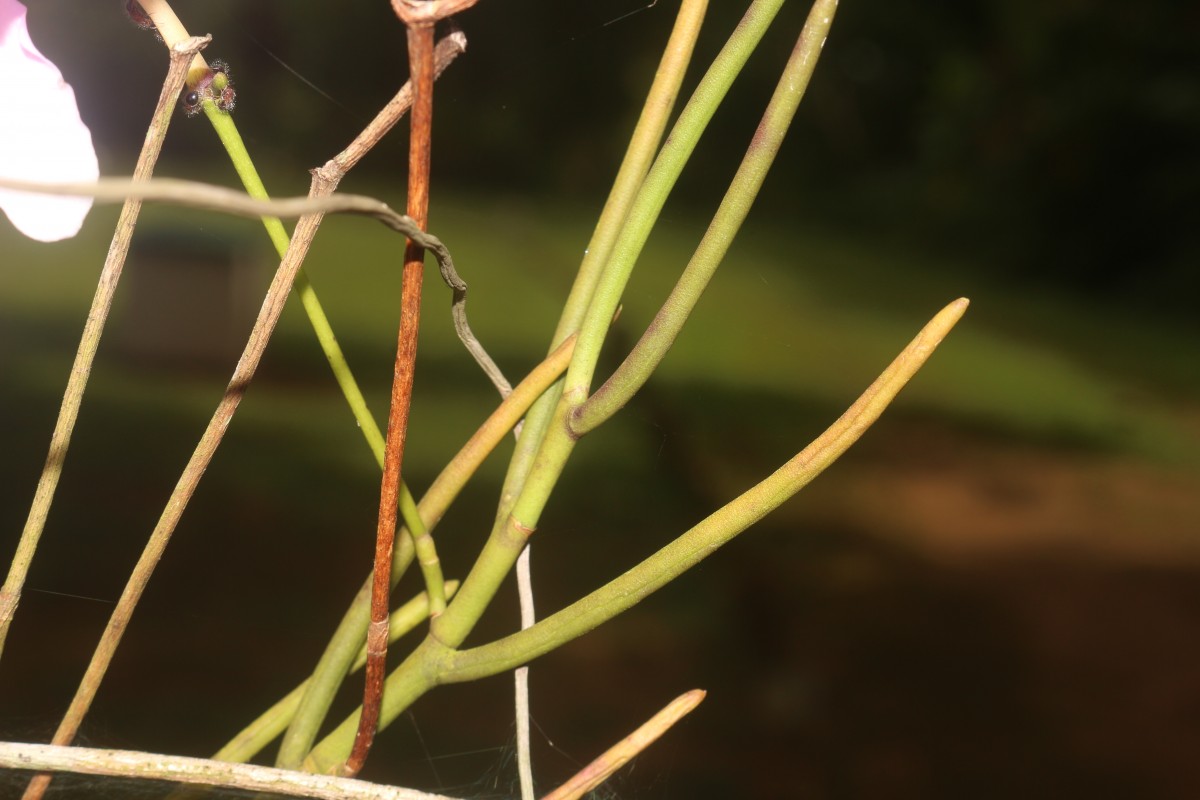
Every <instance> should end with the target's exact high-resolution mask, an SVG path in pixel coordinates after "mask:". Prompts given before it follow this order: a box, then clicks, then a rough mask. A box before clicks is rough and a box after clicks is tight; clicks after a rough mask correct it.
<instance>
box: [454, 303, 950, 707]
mask: <svg viewBox="0 0 1200 800" xmlns="http://www.w3.org/2000/svg"><path fill="white" fill-rule="evenodd" d="M967 304H968V301H967V300H966V299H965V298H960V299H958V300H955V301H954V302H953V303H951V304H950V305H948V306H946V307H945V308H944V309H942V310H941V311H940V312H939V313H938V314H937V315H936V316H935V317H934V318H933V319H932V320H930V322H929V323H928V324H927V325H926V326H925V327H924V328H923V329H922V330H921V332H920V333H918V334H917V336H916V338H915V339H913V340H912V342H911V343H909V345H908V346H907V347H906V348H904V350H903V351H902V352H901V353H900V355H898V356H897V357H896V358H895V360H894V361H892V363H891V364H890V365H888V367H887V369H885V370H884V371H883V373H882V374H880V376H879V377H878V378H876V379H875V381H874V382H873V383H872V384H871V385H870V386H869V387H868V388H867V390H866V391H865V392H863V394H862V395H861V396H860V397H859V398H858V399H857V400H856V401H855V402H854V404H853V405H851V406H850V408H849V409H847V410H846V412H845V413H844V414H842V416H840V417H839V418H838V419H837V421H836V422H834V423H833V424H832V425H830V426H829V427H828V428H827V429H826V430H825V432H824V433H822V434H821V435H820V436H818V437H817V438H816V439H815V440H813V442H812V444H810V445H808V447H806V448H804V449H803V450H802V451H800V453H798V454H797V455H796V456H794V457H793V458H792V459H791V460H790V461H788V462H787V463H786V464H784V465H783V466H782V467H780V468H779V469H777V470H776V471H775V472H773V473H772V474H771V475H770V476H769V477H767V478H766V479H765V480H763V481H761V482H759V483H758V484H756V485H755V486H754V487H753V488H751V489H750V490H748V491H746V492H744V493H743V494H742V495H740V496H739V497H737V498H736V499H735V500H733V501H732V502H730V503H728V504H726V505H725V506H723V507H722V508H720V509H719V510H718V511H716V512H714V513H713V514H711V515H709V516H708V517H707V518H705V519H704V520H703V521H702V522H700V523H699V524H698V525H696V526H695V527H693V528H692V529H691V530H689V531H687V532H686V533H684V534H683V535H682V536H680V537H679V538H678V539H676V540H674V541H673V542H671V543H670V544H669V545H667V546H666V547H664V548H662V549H661V550H659V551H658V552H657V553H655V554H654V555H652V556H650V557H649V558H647V559H646V560H645V561H643V562H642V563H640V564H638V565H637V566H636V567H634V568H633V569H631V570H629V571H628V572H626V573H624V574H623V575H621V576H620V577H619V578H617V579H616V580H613V581H611V582H610V583H608V584H606V585H605V586H603V587H602V588H600V589H597V590H596V591H594V592H592V593H591V594H589V595H588V596H586V597H584V598H583V599H581V600H578V601H576V602H575V603H572V604H571V605H569V606H567V607H566V608H564V609H563V610H561V611H559V612H557V613H555V614H552V615H551V616H549V617H546V618H545V619H543V620H541V621H540V622H538V623H537V624H535V625H534V626H533V627H531V628H527V629H525V630H523V631H520V632H518V633H514V634H513V635H511V636H507V637H505V638H503V639H500V640H499V641H495V642H492V643H490V644H486V645H482V646H480V647H475V648H472V649H470V650H463V651H460V652H457V653H455V654H453V655H452V656H450V657H449V660H448V661H447V662H446V663H445V665H444V670H443V671H442V672H441V673H440V674H439V681H440V682H442V683H458V682H462V681H470V680H476V679H478V678H483V677H486V676H488V675H495V674H497V673H500V672H505V671H507V670H510V669H512V668H514V667H517V666H520V665H521V664H524V663H526V662H527V661H530V660H531V659H534V658H537V657H538V656H540V655H543V654H545V653H548V652H550V651H551V650H553V649H555V648H557V647H559V646H561V645H562V644H564V643H566V642H568V641H570V640H571V639H574V638H576V637H578V636H581V635H582V634H584V633H587V632H588V631H590V630H592V629H593V628H595V627H596V626H598V625H600V624H601V623H603V622H606V621H608V620H610V619H612V618H613V617H615V616H616V615H617V614H620V613H621V612H622V611H625V610H627V609H629V608H631V607H632V606H634V605H636V604H637V603H638V602H640V601H641V600H642V599H644V598H645V597H646V596H647V595H649V594H651V593H652V592H654V591H657V590H658V589H660V588H662V587H663V586H665V585H666V584H668V583H670V582H671V581H672V580H674V579H675V578H677V577H679V576H680V575H681V574H683V573H684V572H685V571H687V570H688V569H690V568H691V567H693V566H695V565H696V564H698V563H699V562H700V561H702V560H703V559H705V558H707V557H708V556H709V555H711V554H712V553H714V552H715V551H716V550H717V549H718V548H719V547H721V546H722V545H724V544H726V543H727V542H729V541H730V540H731V539H733V538H734V537H735V536H737V535H738V534H739V533H741V532H742V531H744V530H746V529H747V528H748V527H750V526H751V525H753V524H754V523H755V522H758V521H759V520H760V519H762V518H763V517H765V516H766V515H767V514H768V513H769V512H771V511H773V510H774V509H776V508H778V507H779V506H780V505H782V504H783V502H784V501H785V500H788V499H789V498H791V497H792V496H793V495H795V494H796V492H798V491H800V489H802V488H803V487H804V486H806V485H807V484H808V483H809V482H810V481H812V480H813V478H815V477H816V476H817V475H819V474H821V472H823V471H824V470H825V468H826V467H828V466H829V465H830V464H832V463H833V462H834V461H835V460H836V459H837V458H838V457H839V456H841V455H842V453H844V452H846V450H847V449H848V448H849V447H850V445H852V444H853V443H854V442H856V441H857V440H858V439H859V437H861V436H862V434H863V433H865V432H866V430H867V428H869V427H870V426H871V425H872V424H873V423H874V422H875V420H877V419H879V416H880V415H881V414H882V413H883V411H884V409H886V408H887V407H888V405H889V404H890V403H891V402H892V400H893V399H894V398H895V397H896V395H897V394H898V393H899V391H900V390H901V389H902V388H904V385H905V384H907V383H908V381H909V380H910V379H911V378H912V376H913V375H914V374H916V372H917V370H918V369H920V368H921V366H922V365H924V363H925V362H926V361H927V360H928V358H929V356H930V355H932V353H933V351H934V349H936V348H937V346H938V345H939V344H940V343H941V341H942V339H944V338H945V336H946V334H948V333H949V332H950V329H951V328H953V327H954V325H955V324H956V323H957V322H958V320H959V319H961V318H962V315H963V313H965V312H966V310H967Z"/></svg>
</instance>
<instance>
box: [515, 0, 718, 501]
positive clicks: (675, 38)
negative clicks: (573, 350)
mask: <svg viewBox="0 0 1200 800" xmlns="http://www.w3.org/2000/svg"><path fill="white" fill-rule="evenodd" d="M707 7H708V2H707V0H684V2H683V3H682V5H681V6H680V8H679V14H678V15H677V16H676V19H675V27H674V29H673V30H672V31H671V36H670V39H668V41H667V47H666V49H665V50H664V51H663V57H662V59H661V60H660V62H659V65H658V71H657V72H656V73H655V76H654V82H653V84H651V86H650V92H649V93H648V94H647V95H646V102H645V103H644V104H643V106H642V113H641V116H640V117H639V118H638V121H637V125H636V126H635V127H634V131H633V135H632V136H631V137H630V139H629V146H628V147H627V148H626V150H625V156H624V158H623V159H622V161H621V166H620V168H619V169H618V171H617V177H616V179H615V180H614V181H613V186H612V189H611V190H610V191H609V195H608V199H607V200H606V201H605V203H604V209H603V211H601V212H600V218H599V220H597V222H596V229H595V231H593V233H592V238H591V240H590V241H589V242H588V246H587V248H586V249H585V250H584V251H583V261H582V262H581V263H580V265H579V271H578V273H577V274H576V276H575V282H574V284H573V285H572V286H571V291H570V293H569V294H568V296H567V301H566V303H565V305H564V306H563V311H562V315H561V316H560V317H559V321H558V327H557V328H556V329H555V332H554V337H553V339H552V340H551V345H550V347H551V349H553V348H554V347H556V346H557V345H558V343H559V342H562V341H564V340H565V339H566V338H567V337H568V336H571V335H573V334H575V333H577V332H578V331H579V325H580V323H582V321H583V315H584V314H585V313H586V312H587V308H588V305H589V304H590V303H591V302H592V295H593V294H594V293H595V291H596V283H597V282H598V281H599V280H600V274H601V272H602V271H603V269H604V265H605V264H606V263H608V257H609V254H610V253H611V252H612V248H613V244H614V243H615V242H616V241H617V236H618V235H620V233H621V227H622V226H623V225H624V224H625V218H626V217H627V216H628V215H629V208H630V206H632V205H633V200H634V198H635V197H636V196H637V192H638V189H640V188H641V185H642V181H643V180H644V179H645V177H646V172H647V171H648V170H649V169H650V164H651V162H652V161H653V159H654V153H655V151H656V150H657V148H658V144H659V142H660V141H661V140H662V136H663V131H665V130H666V129H667V121H668V120H669V119H670V116H671V111H672V109H674V107H675V100H676V98H677V97H678V95H679V87H680V85H682V83H683V76H684V74H685V73H686V72H687V67H688V64H689V63H690V62H691V58H692V51H693V49H694V48H695V45H696V38H697V37H698V36H699V34H700V25H701V23H702V22H703V21H704V12H705V10H706V9H707ZM561 394H562V384H561V383H557V384H555V385H554V387H552V389H551V390H550V391H548V392H546V394H545V396H544V397H542V398H541V399H539V400H538V402H537V403H535V404H534V406H533V408H531V409H530V410H529V414H528V415H527V416H526V417H525V422H524V425H523V427H522V429H521V436H520V438H519V439H518V441H517V448H516V450H515V451H514V453H513V457H512V459H511V461H510V463H509V468H508V474H507V475H506V476H505V478H504V487H503V489H502V490H501V495H500V504H499V516H501V517H502V516H504V515H506V514H507V513H508V511H509V509H510V508H512V504H513V501H514V500H515V499H516V496H517V494H518V493H519V492H520V490H521V487H522V486H523V485H524V484H525V478H526V477H527V476H528V475H529V470H530V468H531V467H532V466H533V459H534V456H535V455H537V450H538V448H539V447H540V446H541V443H542V439H543V438H544V437H545V435H546V430H547V428H548V427H549V425H550V419H551V417H552V416H553V414H554V409H555V407H556V406H557V405H558V398H559V395H561Z"/></svg>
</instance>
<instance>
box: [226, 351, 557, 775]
mask: <svg viewBox="0 0 1200 800" xmlns="http://www.w3.org/2000/svg"><path fill="white" fill-rule="evenodd" d="M574 345H575V340H574V338H573V337H572V338H570V339H568V340H567V341H565V342H563V343H562V344H561V345H559V347H558V348H557V349H556V350H555V351H554V352H552V353H551V354H550V356H548V357H547V358H546V360H544V361H543V362H542V363H541V364H539V365H538V366H537V367H535V368H534V369H533V371H532V372H530V373H529V375H527V376H526V377H525V379H524V380H522V381H521V382H520V383H519V384H517V386H516V387H515V388H514V389H513V391H512V393H511V394H510V395H509V396H508V397H506V398H505V399H504V401H503V402H501V403H500V405H499V406H498V407H497V408H496V410H495V411H493V412H492V413H491V415H490V416H488V418H487V420H486V421H485V422H484V423H483V424H482V425H481V426H480V427H479V429H478V430H477V431H476V432H475V433H474V435H472V436H471V438H470V439H469V440H468V441H467V443H466V444H465V445H463V447H462V448H461V449H460V450H459V451H458V453H457V454H455V456H454V458H452V459H451V460H450V462H449V463H448V464H447V465H446V466H445V468H443V469H442V472H441V473H440V474H439V475H438V476H437V478H436V479H434V481H433V483H432V484H430V486H429V490H428V491H427V492H426V493H425V496H424V497H422V498H421V502H420V504H419V505H418V508H417V511H418V514H419V516H420V518H421V519H422V520H423V521H424V524H423V526H422V527H423V529H424V528H428V529H430V530H432V529H433V528H435V527H436V526H437V524H438V523H439V522H440V521H441V519H442V516H443V515H444V514H445V513H446V510H447V509H448V508H449V507H450V504H451V503H452V502H453V501H454V498H456V497H457V496H458V494H459V492H461V491H462V489H463V487H464V486H466V484H467V481H468V480H469V479H470V478H471V476H472V475H474V474H475V472H476V470H478V469H479V466H480V465H481V464H482V463H483V461H484V459H485V458H487V456H488V455H489V454H490V453H491V452H492V450H494V449H495V447H496V445H498V444H499V443H500V442H501V440H503V439H504V437H505V435H507V433H508V431H510V430H512V428H513V426H515V425H516V424H517V422H518V421H519V420H520V419H521V416H522V415H523V414H525V412H526V411H527V410H528V409H529V407H530V406H531V405H532V404H533V402H534V400H536V399H537V398H538V397H539V396H540V395H541V394H542V393H543V392H545V391H546V388H547V387H548V386H550V385H551V384H553V383H554V381H555V380H556V379H557V378H558V377H559V376H560V375H562V373H563V371H564V370H565V369H566V367H567V362H568V361H570V358H571V354H572V352H573V351H574ZM401 533H402V534H403V531H402V532H401ZM413 553H414V548H413V539H412V537H411V536H407V535H401V536H399V537H398V539H397V541H396V553H395V557H394V559H393V561H392V578H391V582H392V586H395V585H396V583H397V582H398V581H399V580H400V576H401V575H402V574H403V573H404V571H405V569H406V568H407V567H408V565H409V563H410V562H411V561H412V558H413ZM448 593H449V590H448ZM370 599H371V589H370V579H368V581H367V582H366V583H364V584H363V586H362V588H361V589H360V590H359V592H358V594H357V595H355V598H354V602H353V603H352V604H351V605H350V608H349V609H348V610H347V611H346V614H345V615H344V616H343V618H342V622H341V623H340V624H339V625H338V628H337V630H336V631H335V632H334V635H333V637H332V638H331V639H330V641H329V644H328V645H327V646H326V648H325V652H324V653H323V654H322V655H321V659H320V661H319V662H318V664H317V667H316V669H315V670H314V671H313V675H312V678H310V680H309V682H308V684H307V686H308V688H307V689H306V691H305V695H304V699H303V701H302V702H298V706H297V709H296V711H295V714H294V716H291V717H289V718H288V719H286V720H281V719H279V717H278V716H275V715H271V712H270V711H268V712H266V713H264V714H263V715H262V717H260V720H264V719H269V721H270V724H271V725H272V726H274V725H280V724H282V725H284V726H287V727H288V730H287V733H286V734H285V737H284V742H283V744H281V745H280V752H279V757H278V762H277V763H279V764H280V765H283V764H284V763H286V764H287V765H288V766H299V764H300V763H301V761H302V760H303V759H304V757H305V755H306V754H307V753H308V751H309V750H310V749H311V748H312V743H313V742H314V741H315V740H316V736H317V730H318V728H319V727H320V725H321V723H322V722H323V721H324V719H325V716H326V714H327V713H328V711H329V707H330V705H331V704H332V702H333V697H334V695H335V694H336V692H337V690H338V687H339V686H340V685H341V683H342V679H343V678H344V677H345V676H346V675H347V674H348V672H349V670H350V664H351V659H352V658H353V657H354V655H355V654H356V653H359V652H361V651H362V648H363V643H364V642H365V640H366V632H367V623H368V621H369V619H370ZM255 725H256V723H252V725H251V727H252V728H253V727H254V726H255ZM247 730H250V728H247ZM246 735H247V734H246V732H243V733H242V734H239V735H238V738H235V739H234V740H233V741H231V742H230V743H229V744H227V745H226V746H225V747H224V748H222V749H221V751H220V753H218V754H217V755H216V756H214V758H217V759H223V758H225V755H226V754H231V753H237V754H245V757H246V758H252V757H253V756H254V755H255V754H256V753H257V752H258V750H257V749H254V750H253V752H249V750H250V747H249V745H248V744H247V743H244V742H240V741H239V740H240V739H241V738H243V737H245V736H246ZM265 735H266V733H265V731H264V732H263V733H262V734H261V735H259V736H258V738H255V739H254V742H259V741H260V739H261V736H265ZM274 735H275V734H272V737H271V738H273V736H274ZM269 741H270V738H267V739H266V741H261V742H260V743H258V744H257V747H258V748H261V747H263V746H265V745H266V744H267V743H268V742H269ZM343 757H344V756H343Z"/></svg>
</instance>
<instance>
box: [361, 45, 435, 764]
mask: <svg viewBox="0 0 1200 800" xmlns="http://www.w3.org/2000/svg"><path fill="white" fill-rule="evenodd" d="M433 49H434V48H433V26H432V25H421V26H413V25H410V26H409V27H408V65H409V81H410V82H411V83H412V86H413V106H412V115H411V117H410V118H409V124H410V126H411V133H410V136H409V150H408V216H409V217H411V218H412V220H413V221H414V222H416V224H417V226H418V227H420V228H426V227H428V222H429V163H430V148H431V143H432V142H431V140H432V129H433V69H434V64H433V61H434V59H433ZM424 271H425V249H424V248H423V247H421V246H420V245H419V244H417V243H416V242H414V241H412V240H411V239H410V240H409V242H408V246H407V247H406V248H405V251H404V276H403V287H402V289H401V296H400V331H399V334H398V341H397V343H396V363H395V367H394V372H393V376H392V403H391V408H390V410H389V412H388V429H387V441H386V444H385V447H384V463H383V480H382V484H381V486H380V491H379V523H378V526H377V527H376V530H375V568H374V576H373V579H372V585H371V623H370V625H369V626H368V628H367V666H366V682H365V685H364V688H363V711H362V716H361V717H360V719H359V724H358V731H357V732H356V733H355V735H354V746H353V748H352V749H351V751H350V756H349V757H348V758H347V759H346V763H345V764H344V765H343V766H342V772H343V774H345V775H351V776H352V775H357V774H358V772H359V770H361V769H362V767H363V764H364V763H365V762H366V760H367V755H368V754H369V753H370V751H371V744H372V742H374V740H375V731H376V729H377V728H378V727H379V707H380V705H381V704H382V702H383V683H384V679H385V678H386V677H387V640H388V635H387V633H388V610H389V605H390V602H389V600H390V598H389V594H390V592H391V573H392V547H393V545H394V544H395V541H396V498H397V493H398V491H399V486H400V471H401V466H402V464H403V460H404V444H405V441H406V439H407V436H408V416H409V411H410V409H411V408H412V387H413V377H414V372H415V368H416V360H417V330H418V328H419V326H420V322H421V283H422V279H423V277H424ZM427 583H429V584H430V585H429V587H428V588H429V592H430V596H429V601H430V608H431V610H433V609H434V608H437V611H435V612H434V613H438V612H440V610H441V609H442V608H445V602H446V601H445V595H444V594H442V592H441V589H442V587H441V580H440V572H439V573H438V578H437V580H435V581H432V582H430V581H429V580H428V577H427ZM435 604H436V605H435Z"/></svg>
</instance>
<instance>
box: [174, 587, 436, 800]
mask: <svg viewBox="0 0 1200 800" xmlns="http://www.w3.org/2000/svg"><path fill="white" fill-rule="evenodd" d="M457 589H458V581H446V595H447V596H448V597H453V596H454V592H455V591H457ZM428 617H429V595H428V594H425V593H421V594H419V595H417V596H416V597H414V598H413V599H412V600H409V601H408V602H407V603H405V604H404V605H402V606H400V607H399V608H397V609H396V610H395V611H393V612H392V615H391V618H390V620H389V623H388V641H389V642H395V641H396V640H397V639H399V638H400V637H401V636H404V635H405V634H407V633H409V632H411V631H412V630H413V629H414V628H416V627H417V626H418V625H420V624H421V623H422V622H424V621H425V620H426V619H428ZM365 663H367V651H366V648H365V647H364V646H362V645H361V644H360V645H359V647H358V650H357V651H356V653H355V654H354V656H353V661H352V663H351V664H350V669H349V672H351V673H353V672H357V671H358V670H360V669H362V666H363V664H365ZM312 680H313V679H312V678H309V679H307V680H305V681H304V682H303V683H301V684H300V685H299V686H297V687H296V688H295V689H293V690H292V691H291V692H289V693H288V694H287V696H286V697H284V698H283V699H282V700H280V701H279V702H278V703H276V704H275V705H273V706H271V707H270V708H269V709H267V710H266V711H264V712H263V713H262V714H261V715H260V716H259V717H258V719H256V720H254V721H253V722H251V723H250V724H249V725H247V726H246V727H245V728H244V729H243V730H242V731H241V732H240V733H238V735H237V736H235V737H233V739H231V740H230V741H229V743H228V744H226V745H225V746H224V747H222V748H221V749H220V750H218V751H217V753H216V754H215V755H214V756H213V760H214V761H235V762H244V761H249V760H250V759H252V758H254V756H256V755H258V753H259V751H261V750H262V749H263V748H264V747H266V746H267V745H268V744H270V743H271V742H272V741H274V739H275V737H277V736H279V735H280V734H281V733H283V731H284V729H285V728H286V727H287V725H288V723H289V722H290V721H291V720H292V719H293V718H294V717H295V716H296V714H297V713H298V711H299V709H300V704H301V699H302V698H303V697H304V696H305V692H306V690H307V689H308V687H309V685H310V684H311V682H312ZM301 760H303V757H302V758H301ZM297 763H299V762H297ZM176 800H181V799H180V798H176Z"/></svg>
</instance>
